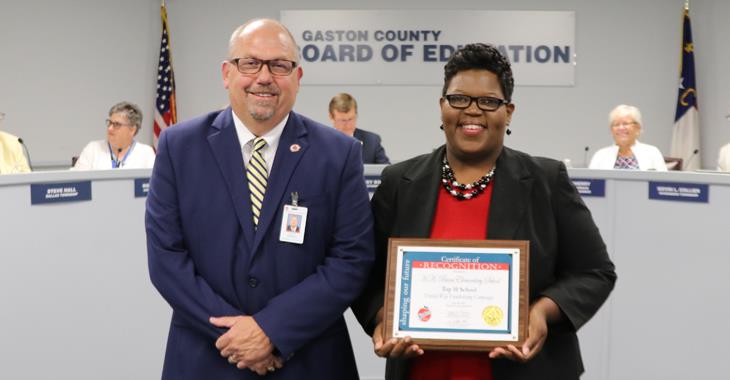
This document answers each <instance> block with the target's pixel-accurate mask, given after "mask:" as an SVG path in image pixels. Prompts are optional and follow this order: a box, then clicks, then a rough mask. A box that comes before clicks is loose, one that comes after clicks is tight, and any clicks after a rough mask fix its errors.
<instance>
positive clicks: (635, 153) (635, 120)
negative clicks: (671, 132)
mask: <svg viewBox="0 0 730 380" xmlns="http://www.w3.org/2000/svg"><path fill="white" fill-rule="evenodd" d="M608 126H609V128H610V129H611V135H613V141H614V142H615V144H614V145H611V146H608V147H605V148H601V149H599V150H598V151H597V152H596V153H595V154H594V155H593V158H592V159H591V163H590V165H588V167H589V168H590V169H633V170H657V171H667V165H666V164H665V163H664V156H663V155H662V152H660V151H659V148H657V147H655V146H653V145H649V144H643V143H640V142H639V140H638V138H639V135H640V134H641V112H640V111H639V109H638V108H636V107H634V106H628V105H625V104H621V105H619V106H616V108H614V109H613V110H612V111H611V113H609V114H608Z"/></svg>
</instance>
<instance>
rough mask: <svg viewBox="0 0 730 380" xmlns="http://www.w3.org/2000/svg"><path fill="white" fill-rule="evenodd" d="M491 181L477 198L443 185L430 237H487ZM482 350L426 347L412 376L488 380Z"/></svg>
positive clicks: (488, 365)
mask: <svg viewBox="0 0 730 380" xmlns="http://www.w3.org/2000/svg"><path fill="white" fill-rule="evenodd" d="M492 187H493V186H492V184H491V183H490V184H489V185H488V186H487V188H486V189H485V190H484V193H482V194H480V195H479V196H477V197H476V198H473V199H470V200H464V201H460V200H458V199H456V198H454V197H453V196H451V195H449V194H448V193H447V192H446V190H445V189H444V188H443V187H442V188H441V190H440V191H439V195H438V203H437V205H436V213H435V214H434V217H433V225H432V226H431V238H432V239H475V240H476V239H486V238H487V225H488V221H487V217H488V216H489V204H490V202H491V199H492ZM487 355H488V354H487V353H484V352H452V351H426V352H425V353H424V354H423V355H422V356H420V357H418V358H416V359H415V360H414V361H413V366H412V367H411V380H491V379H492V362H491V361H490V360H489V357H488V356H487Z"/></svg>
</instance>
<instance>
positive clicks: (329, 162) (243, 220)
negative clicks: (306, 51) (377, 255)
mask: <svg viewBox="0 0 730 380" xmlns="http://www.w3.org/2000/svg"><path fill="white" fill-rule="evenodd" d="M244 143H245V142H244ZM293 144H299V146H300V150H298V151H296V148H293V149H292V148H290V147H292V145H293ZM360 151H361V149H360V143H358V142H357V141H355V140H353V139H350V138H348V137H347V136H345V135H343V134H341V133H339V132H338V131H336V130H334V129H332V128H328V127H325V126H323V125H321V124H318V123H316V122H314V121H312V120H309V119H307V118H305V117H303V116H300V115H298V114H296V113H294V112H291V113H290V114H289V120H288V122H287V124H286V126H285V127H284V129H283V132H282V135H281V140H280V142H279V146H278V149H277V151H276V158H275V159H274V164H273V168H272V170H271V174H270V176H269V179H268V187H267V190H266V194H265V198H264V205H263V210H262V213H261V217H260V222H259V225H258V229H256V230H255V229H254V226H253V221H252V215H251V206H250V203H249V202H250V201H249V192H248V184H247V181H246V175H245V173H246V169H245V167H244V163H243V156H242V153H241V145H240V144H239V142H238V137H237V135H236V130H235V127H234V124H233V118H232V114H231V109H230V108H228V109H226V110H223V111H219V112H214V113H210V114H208V115H205V116H202V117H199V118H196V119H193V120H190V121H186V122H183V123H180V124H179V125H176V126H174V127H172V128H169V129H167V130H165V132H164V133H163V134H162V136H161V138H160V143H159V150H158V154H157V161H156V162H155V166H154V169H153V172H152V177H151V179H150V188H149V194H148V197H147V213H146V229H147V247H148V254H149V270H150V277H151V279H152V282H153V284H154V285H155V286H156V287H157V289H158V290H159V292H160V294H162V296H163V297H164V298H165V299H166V300H167V302H168V303H169V304H170V305H171V306H172V310H173V314H172V321H171V325H170V331H169V335H168V341H167V352H166V355H165V364H164V369H163V374H162V378H163V379H175V380H178V379H217V380H221V379H260V378H261V377H260V376H259V375H257V374H255V373H254V372H252V371H250V370H248V369H245V370H239V369H237V368H236V367H235V366H234V365H231V364H229V363H228V362H227V361H226V359H225V358H223V357H221V356H220V354H219V351H218V350H217V349H216V347H215V341H216V339H217V338H218V337H220V335H221V334H223V333H224V332H226V331H227V329H220V328H216V327H214V326H213V325H211V324H210V323H209V322H208V318H209V317H210V316H232V315H252V316H253V317H254V318H255V320H256V321H257V323H258V324H259V325H260V326H261V328H262V329H263V330H264V332H265V333H266V334H267V335H268V337H269V338H270V339H271V342H272V344H273V345H274V346H275V348H276V350H277V354H279V355H281V356H282V357H283V358H286V359H287V360H286V362H285V363H284V367H283V368H282V369H279V370H277V371H276V372H273V373H270V374H268V375H267V376H266V378H267V379H301V378H302V376H308V377H310V378H312V379H337V380H339V379H356V378H357V377H358V375H357V368H356V365H355V358H354V354H353V351H352V346H351V343H350V339H349V335H348V332H347V326H346V325H345V320H344V318H343V317H342V313H343V312H344V311H345V310H346V309H347V307H348V306H349V305H350V303H351V302H352V301H353V300H354V299H355V298H356V297H357V296H358V295H359V294H360V292H361V291H362V289H363V287H364V285H365V283H366V281H367V276H368V274H369V273H370V268H371V266H372V260H373V255H374V254H373V236H372V214H371V212H370V207H369V202H368V194H367V191H366V188H365V184H364V181H363V167H362V162H361V158H360ZM295 191H296V192H298V193H299V205H300V206H303V207H307V208H308V215H307V229H306V231H307V232H306V236H305V239H304V243H303V244H294V243H285V242H281V241H279V232H280V228H281V221H282V219H281V218H282V217H283V207H284V205H285V204H291V195H290V194H291V193H292V192H295Z"/></svg>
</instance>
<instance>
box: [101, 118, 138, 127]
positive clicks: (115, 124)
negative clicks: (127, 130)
mask: <svg viewBox="0 0 730 380" xmlns="http://www.w3.org/2000/svg"><path fill="white" fill-rule="evenodd" d="M125 126H126V127H131V126H132V124H126V123H120V122H118V121H112V120H109V119H106V127H107V128H109V127H112V128H114V129H119V128H121V127H125Z"/></svg>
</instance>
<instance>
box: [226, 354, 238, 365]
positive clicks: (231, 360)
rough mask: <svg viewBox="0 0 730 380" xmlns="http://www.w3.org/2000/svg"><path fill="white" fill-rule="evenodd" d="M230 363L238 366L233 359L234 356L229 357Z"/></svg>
mask: <svg viewBox="0 0 730 380" xmlns="http://www.w3.org/2000/svg"><path fill="white" fill-rule="evenodd" d="M228 362H229V363H231V364H236V358H234V357H233V355H231V356H229V357H228Z"/></svg>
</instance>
